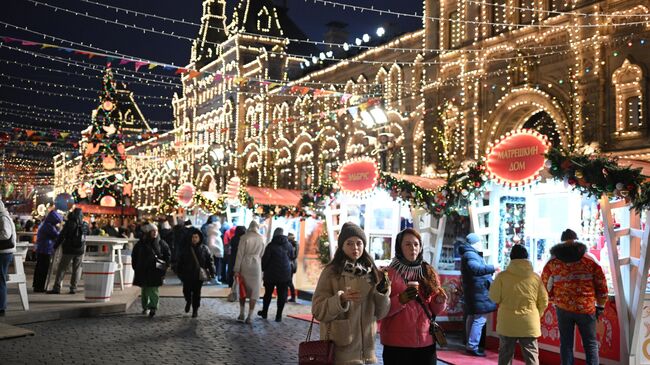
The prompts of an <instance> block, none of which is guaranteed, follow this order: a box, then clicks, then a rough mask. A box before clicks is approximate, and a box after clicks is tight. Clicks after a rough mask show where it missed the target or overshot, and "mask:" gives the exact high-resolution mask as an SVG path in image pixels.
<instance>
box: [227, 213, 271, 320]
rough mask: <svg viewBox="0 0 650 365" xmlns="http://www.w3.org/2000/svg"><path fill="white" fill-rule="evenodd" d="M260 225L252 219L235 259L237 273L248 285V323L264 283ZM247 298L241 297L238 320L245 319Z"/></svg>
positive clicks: (240, 241) (240, 242)
mask: <svg viewBox="0 0 650 365" xmlns="http://www.w3.org/2000/svg"><path fill="white" fill-rule="evenodd" d="M259 230H260V226H259V224H258V223H257V222H256V221H252V222H251V224H250V226H248V230H247V231H246V234H245V235H243V236H242V237H241V239H240V240H239V248H238V249H237V259H236V260H235V270H234V271H235V275H239V276H240V277H241V278H242V279H243V280H244V283H245V286H246V296H247V297H248V298H250V299H249V305H248V317H246V323H249V324H250V323H251V322H252V318H253V313H254V311H255V304H256V303H257V299H258V298H259V297H260V286H261V285H262V255H263V254H264V237H262V235H261V234H259ZM245 304H246V298H240V299H239V317H238V318H237V320H238V321H244V307H245Z"/></svg>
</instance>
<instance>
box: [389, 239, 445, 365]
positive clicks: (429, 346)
mask: <svg viewBox="0 0 650 365" xmlns="http://www.w3.org/2000/svg"><path fill="white" fill-rule="evenodd" d="M388 276H389V279H390V282H391V295H390V300H391V306H390V311H389V312H388V315H387V316H386V317H385V318H384V319H382V321H381V332H380V333H381V343H382V344H383V345H384V353H383V360H384V364H385V365H392V364H431V363H435V361H436V344H435V342H434V339H433V336H432V335H431V334H430V333H429V317H430V316H431V315H434V316H435V315H437V314H438V313H440V312H441V311H443V310H444V309H445V306H446V300H447V294H446V293H445V291H444V290H443V289H442V287H441V286H440V280H439V279H438V274H437V273H436V271H435V269H434V268H433V267H432V266H431V265H429V264H428V263H426V262H424V260H423V256H422V244H421V238H420V235H419V233H418V232H417V231H415V230H413V229H410V228H407V229H405V230H403V231H402V232H400V233H399V234H398V235H397V239H396V243H395V258H393V261H392V262H391V263H390V267H389V268H388ZM423 306H424V308H423ZM425 308H426V313H425Z"/></svg>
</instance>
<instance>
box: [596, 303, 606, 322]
mask: <svg viewBox="0 0 650 365" xmlns="http://www.w3.org/2000/svg"><path fill="white" fill-rule="evenodd" d="M603 312H605V307H601V306H598V305H597V306H596V319H598V318H599V317H600V316H602V315H603Z"/></svg>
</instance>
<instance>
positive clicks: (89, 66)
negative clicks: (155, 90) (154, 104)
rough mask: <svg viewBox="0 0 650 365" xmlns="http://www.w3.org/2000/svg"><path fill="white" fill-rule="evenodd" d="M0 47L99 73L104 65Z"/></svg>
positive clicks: (158, 81)
mask: <svg viewBox="0 0 650 365" xmlns="http://www.w3.org/2000/svg"><path fill="white" fill-rule="evenodd" d="M0 48H7V49H10V50H13V51H17V52H21V53H25V54H28V55H31V56H35V57H40V58H44V59H47V60H50V61H56V62H59V63H63V64H65V65H66V66H76V67H80V68H83V69H84V70H92V71H94V72H99V73H101V74H103V73H104V71H105V67H103V66H99V65H97V64H94V63H90V62H85V61H79V60H72V59H68V58H63V57H58V56H50V55H48V54H45V53H41V52H34V51H29V50H25V49H22V48H16V47H12V46H8V45H6V44H3V43H0ZM118 70H119V69H118ZM121 76H123V77H128V78H133V79H140V80H142V79H144V80H146V81H147V82H151V83H156V84H162V85H168V86H174V87H180V86H181V85H180V84H178V83H171V82H166V81H161V80H151V79H146V78H143V77H139V76H132V75H129V74H121Z"/></svg>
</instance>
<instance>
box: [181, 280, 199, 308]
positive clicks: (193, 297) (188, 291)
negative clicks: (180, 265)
mask: <svg viewBox="0 0 650 365" xmlns="http://www.w3.org/2000/svg"><path fill="white" fill-rule="evenodd" d="M202 287H203V282H202V281H201V280H185V281H183V296H184V297H185V302H187V303H192V309H193V310H194V311H196V310H198V309H199V307H200V306H201V288H202Z"/></svg>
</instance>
